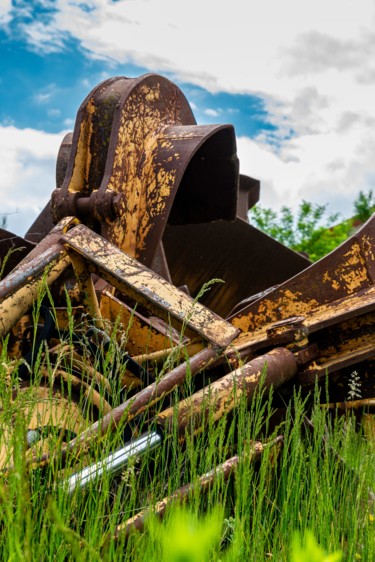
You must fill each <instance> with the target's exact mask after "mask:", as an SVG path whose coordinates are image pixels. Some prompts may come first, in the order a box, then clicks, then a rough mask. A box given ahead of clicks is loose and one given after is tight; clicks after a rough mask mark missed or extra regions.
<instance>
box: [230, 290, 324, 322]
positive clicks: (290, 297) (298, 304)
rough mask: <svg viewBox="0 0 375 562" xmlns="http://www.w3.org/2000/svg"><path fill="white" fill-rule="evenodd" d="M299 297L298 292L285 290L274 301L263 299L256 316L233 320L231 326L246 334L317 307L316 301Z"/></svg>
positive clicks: (251, 315) (304, 313)
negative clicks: (303, 299)
mask: <svg viewBox="0 0 375 562" xmlns="http://www.w3.org/2000/svg"><path fill="white" fill-rule="evenodd" d="M301 295H302V293H301V292H299V291H296V292H292V291H290V290H289V289H286V290H285V291H283V292H282V294H281V296H280V297H279V298H278V299H276V300H271V299H267V298H265V299H264V300H263V301H262V303H261V304H260V305H259V308H258V311H257V313H256V314H253V313H249V314H248V315H244V316H240V317H236V318H233V320H232V324H233V326H235V327H236V328H239V329H240V330H242V331H243V332H248V331H251V330H256V329H257V328H259V327H261V326H263V325H265V324H269V323H273V322H277V321H278V320H284V319H286V318H289V317H291V316H306V315H307V314H309V313H310V312H311V311H312V310H313V309H314V308H316V307H317V305H318V301H317V300H316V299H309V300H308V301H302V300H301Z"/></svg>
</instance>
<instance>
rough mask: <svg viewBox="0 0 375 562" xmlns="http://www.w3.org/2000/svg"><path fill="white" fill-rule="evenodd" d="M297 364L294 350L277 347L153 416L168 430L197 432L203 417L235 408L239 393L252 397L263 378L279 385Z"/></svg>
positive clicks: (267, 384) (266, 383) (266, 385)
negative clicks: (176, 429)
mask: <svg viewBox="0 0 375 562" xmlns="http://www.w3.org/2000/svg"><path fill="white" fill-rule="evenodd" d="M297 370H298V364H297V361H296V358H295V356H294V354H293V353H292V352H291V351H289V350H288V349H285V348H276V349H273V350H272V351H270V352H269V353H266V354H265V355H262V356H261V357H257V358H256V359H253V360H252V361H249V363H247V364H245V365H243V366H242V367H240V368H238V369H236V370H235V371H232V372H231V373H229V374H228V375H226V376H224V377H222V378H221V379H219V380H217V381H215V382H213V383H211V384H210V385H209V386H207V387H205V388H203V389H202V390H200V391H199V392H196V393H195V394H193V395H192V396H191V397H189V398H186V399H185V400H183V401H181V402H179V404H178V405H177V406H176V407H171V408H168V409H166V410H163V412H161V413H160V414H158V416H157V418H156V420H157V423H158V425H160V426H161V427H162V428H163V429H164V430H167V431H171V430H172V428H173V424H176V425H177V428H178V432H179V434H180V436H181V438H183V437H184V435H185V431H187V430H188V431H191V432H192V433H199V432H200V431H202V429H203V421H204V419H205V418H206V417H208V416H209V417H210V420H212V421H216V420H218V419H220V418H221V417H222V416H223V415H224V414H228V413H229V412H231V411H232V410H233V408H235V407H236V406H237V405H238V403H239V401H240V398H241V396H242V395H245V396H246V399H247V400H251V398H252V396H253V394H254V392H255V391H256V389H257V388H258V387H259V384H260V383H261V382H262V384H263V387H264V388H265V389H269V388H270V387H271V386H272V387H273V388H275V389H276V388H278V387H279V386H282V385H283V384H284V383H285V382H287V381H289V380H291V379H292V378H293V377H294V376H295V375H296V373H297Z"/></svg>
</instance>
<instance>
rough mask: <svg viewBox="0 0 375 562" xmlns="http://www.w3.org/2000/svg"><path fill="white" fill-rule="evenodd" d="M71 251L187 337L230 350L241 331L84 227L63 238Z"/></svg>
mask: <svg viewBox="0 0 375 562" xmlns="http://www.w3.org/2000/svg"><path fill="white" fill-rule="evenodd" d="M62 240H63V242H64V243H66V244H67V247H68V248H69V251H72V250H73V251H74V252H77V253H78V254H80V255H82V256H83V257H84V258H85V259H86V260H87V266H88V268H89V269H90V271H92V272H93V273H94V272H95V273H97V274H98V275H99V276H101V277H102V278H103V279H105V280H106V281H108V282H109V283H111V285H113V286H114V287H116V288H117V289H119V290H120V291H122V292H125V293H126V294H127V295H128V296H130V297H131V298H133V299H134V300H135V301H137V302H141V303H142V304H144V305H145V306H146V307H147V308H148V309H149V310H151V311H154V312H156V314H157V315H159V316H160V317H162V318H163V319H164V320H165V321H167V322H169V321H170V322H171V324H172V325H177V326H178V327H179V328H181V326H182V327H183V330H186V333H187V334H188V335H189V333H193V334H194V335H199V336H201V337H202V338H203V339H204V340H206V341H208V342H210V343H212V344H213V345H215V346H217V347H226V346H227V345H229V343H230V342H231V341H232V340H233V339H234V338H235V337H236V335H237V334H238V330H237V329H235V328H234V327H233V326H232V325H231V324H229V323H228V322H226V321H225V320H223V319H222V318H221V317H220V316H218V315H217V314H215V313H213V312H212V311H211V310H209V309H208V308H206V307H205V306H203V305H202V304H200V303H199V302H196V301H194V300H193V299H192V298H191V297H189V296H188V295H186V294H185V293H184V292H182V291H180V290H179V289H177V288H176V287H174V286H173V285H171V284H170V283H168V281H166V280H165V279H163V278H162V277H159V276H158V275H157V274H156V273H154V272H153V271H151V270H150V269H148V268H146V267H145V266H143V265H142V264H140V263H139V262H137V261H136V260H134V259H133V258H131V257H130V256H128V255H126V254H125V253H123V252H121V251H120V250H119V249H118V248H117V247H116V246H113V245H112V244H110V243H109V242H108V241H107V240H104V239H103V238H101V237H100V236H98V235H97V234H94V233H93V232H92V231H91V230H90V229H88V228H87V227H85V226H84V225H78V226H76V227H75V228H73V229H71V230H70V231H69V232H68V233H67V234H66V235H64V236H63V238H62Z"/></svg>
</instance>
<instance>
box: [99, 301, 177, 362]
mask: <svg viewBox="0 0 375 562" xmlns="http://www.w3.org/2000/svg"><path fill="white" fill-rule="evenodd" d="M100 310H101V313H102V317H103V318H104V320H105V321H109V322H111V324H112V325H114V326H117V332H116V333H117V337H118V338H119V339H122V338H124V337H125V348H126V350H127V352H128V353H130V355H135V356H137V355H140V356H141V355H145V354H150V353H154V352H156V351H161V350H170V349H171V347H172V345H174V344H177V343H178V340H177V341H176V338H174V337H173V334H172V333H170V334H167V333H164V334H163V333H161V332H158V331H157V330H156V329H155V328H154V327H153V326H152V325H151V323H150V322H149V320H148V319H146V318H143V317H141V316H140V315H139V314H137V313H136V311H132V310H131V309H130V308H128V307H127V306H126V305H125V304H124V303H122V302H121V301H120V300H118V299H117V298H116V297H114V296H113V295H111V294H109V293H107V292H105V293H103V295H102V297H101V299H100Z"/></svg>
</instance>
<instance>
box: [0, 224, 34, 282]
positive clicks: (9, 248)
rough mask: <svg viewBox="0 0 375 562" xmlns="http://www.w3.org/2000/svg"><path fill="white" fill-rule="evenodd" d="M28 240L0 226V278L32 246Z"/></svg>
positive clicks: (8, 271)
mask: <svg viewBox="0 0 375 562" xmlns="http://www.w3.org/2000/svg"><path fill="white" fill-rule="evenodd" d="M34 246H35V244H32V243H31V242H29V241H28V240H25V239H24V238H21V236H17V235H16V234H13V232H9V230H4V229H3V228H0V271H1V278H3V277H5V276H6V275H8V273H10V272H11V271H12V269H14V268H15V267H16V265H18V264H19V263H20V261H21V260H23V258H24V257H25V256H27V254H28V253H29V252H31V250H32V249H33V248H34Z"/></svg>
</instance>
